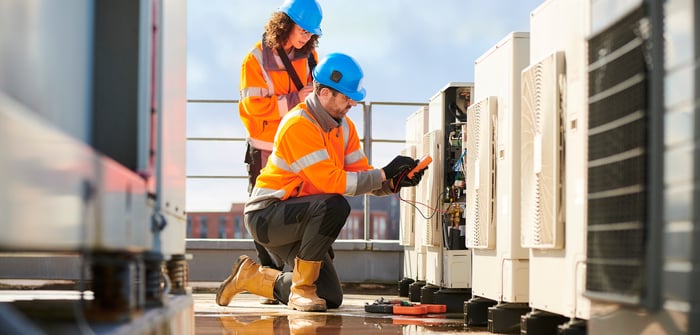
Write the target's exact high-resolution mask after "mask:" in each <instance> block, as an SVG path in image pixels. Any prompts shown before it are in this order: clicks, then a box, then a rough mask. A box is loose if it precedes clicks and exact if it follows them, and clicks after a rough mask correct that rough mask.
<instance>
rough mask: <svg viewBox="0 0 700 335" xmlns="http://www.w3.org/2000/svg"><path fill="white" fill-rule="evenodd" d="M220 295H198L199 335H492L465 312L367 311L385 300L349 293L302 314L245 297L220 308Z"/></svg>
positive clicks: (235, 299) (196, 322)
mask: <svg viewBox="0 0 700 335" xmlns="http://www.w3.org/2000/svg"><path fill="white" fill-rule="evenodd" d="M214 296H215V295H214V293H195V294H193V297H194V304H195V306H194V311H195V319H194V323H195V333H196V334H203V335H204V334H292V335H296V334H353V335H354V334H492V333H490V332H488V331H487V329H486V328H485V327H467V326H466V325H465V324H464V315H463V314H461V313H450V314H447V313H435V314H427V315H392V314H384V313H369V312H365V309H364V306H365V303H372V302H374V301H376V300H377V299H379V298H384V299H402V300H405V299H406V298H400V297H391V296H380V295H361V294H346V295H345V300H344V301H343V305H342V306H341V307H340V308H338V309H330V310H328V311H327V312H324V313H318V312H299V311H293V310H289V309H287V306H285V305H263V304H261V303H260V298H259V297H257V296H255V295H252V294H247V293H243V294H239V295H237V296H236V297H235V298H234V299H233V301H231V303H230V304H229V306H226V307H222V306H218V305H217V304H216V302H215V301H214Z"/></svg>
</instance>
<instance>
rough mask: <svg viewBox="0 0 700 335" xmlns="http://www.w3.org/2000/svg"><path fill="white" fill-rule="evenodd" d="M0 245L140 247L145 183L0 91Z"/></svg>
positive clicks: (145, 224)
mask: <svg viewBox="0 0 700 335" xmlns="http://www.w3.org/2000/svg"><path fill="white" fill-rule="evenodd" d="M0 162H2V164H0V189H2V190H3V192H2V193H1V195H0V229H1V230H2V231H3V234H0V249H4V250H13V251H20V250H28V251H31V250H46V251H54V250H55V251H77V250H81V249H83V248H94V249H128V250H133V251H141V250H145V249H146V248H148V247H149V246H150V238H149V237H150V235H149V227H150V222H149V221H148V220H147V215H146V193H145V183H144V181H143V180H142V179H141V178H140V177H139V176H137V175H136V174H135V173H133V172H131V171H130V170H128V169H126V168H124V167H122V166H121V165H119V164H117V163H115V162H113V161H111V160H109V159H107V158H104V157H102V156H101V155H99V154H97V153H95V152H94V151H93V150H92V149H91V148H90V147H88V146H87V145H85V144H83V143H81V142H80V141H77V140H76V139H74V138H72V137H71V136H68V135H65V134H64V133H63V131H61V130H59V129H56V127H55V126H53V125H51V124H49V123H48V122H47V121H46V120H44V119H42V118H41V117H39V116H37V115H36V114H35V113H32V112H31V111H30V110H29V109H27V108H26V107H25V106H23V105H21V104H20V103H18V102H17V101H15V100H13V99H11V98H9V97H8V96H7V95H5V94H4V93H3V92H0Z"/></svg>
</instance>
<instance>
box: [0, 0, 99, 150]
mask: <svg viewBox="0 0 700 335" xmlns="http://www.w3.org/2000/svg"><path fill="white" fill-rule="evenodd" d="M92 3H93V1H91V0H65V1H53V0H34V1H26V0H3V1H2V2H0V91H4V92H5V94H7V95H9V96H11V97H13V98H14V99H15V100H18V101H20V102H21V103H22V104H24V105H25V106H27V107H28V109H29V110H31V111H32V112H34V113H38V114H40V115H41V116H42V117H44V118H46V119H47V120H49V121H50V122H51V123H53V124H54V125H56V126H58V128H60V129H62V130H64V131H65V132H66V133H68V134H70V135H71V136H73V137H75V138H77V139H79V140H82V141H84V142H88V140H89V134H90V132H89V129H90V128H89V125H90V113H89V110H90V99H91V94H92V93H91V90H90V86H91V74H92V72H91V67H90V65H91V63H92V51H93V50H92V46H93V44H92V26H93V16H92V7H93V4H92Z"/></svg>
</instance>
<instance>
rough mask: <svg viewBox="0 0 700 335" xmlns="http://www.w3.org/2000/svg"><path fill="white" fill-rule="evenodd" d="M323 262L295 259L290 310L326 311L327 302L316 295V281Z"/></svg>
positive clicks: (288, 305)
mask: <svg viewBox="0 0 700 335" xmlns="http://www.w3.org/2000/svg"><path fill="white" fill-rule="evenodd" d="M322 264H323V262H321V261H305V260H303V259H301V258H299V257H297V258H295V259H294V272H293V273H292V287H291V289H290V290H291V292H290V293H289V303H288V304H287V307H288V308H289V309H296V310H299V311H304V312H312V311H313V312H324V311H326V300H325V299H322V298H319V297H318V296H317V295H316V279H318V275H319V273H320V272H321V265H322Z"/></svg>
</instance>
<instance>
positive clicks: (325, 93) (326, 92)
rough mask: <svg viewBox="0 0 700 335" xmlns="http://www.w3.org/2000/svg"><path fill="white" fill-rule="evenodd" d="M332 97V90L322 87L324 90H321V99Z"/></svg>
mask: <svg viewBox="0 0 700 335" xmlns="http://www.w3.org/2000/svg"><path fill="white" fill-rule="evenodd" d="M332 95H333V90H332V89H330V88H328V87H324V88H322V89H321V96H322V97H330V96H332Z"/></svg>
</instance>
